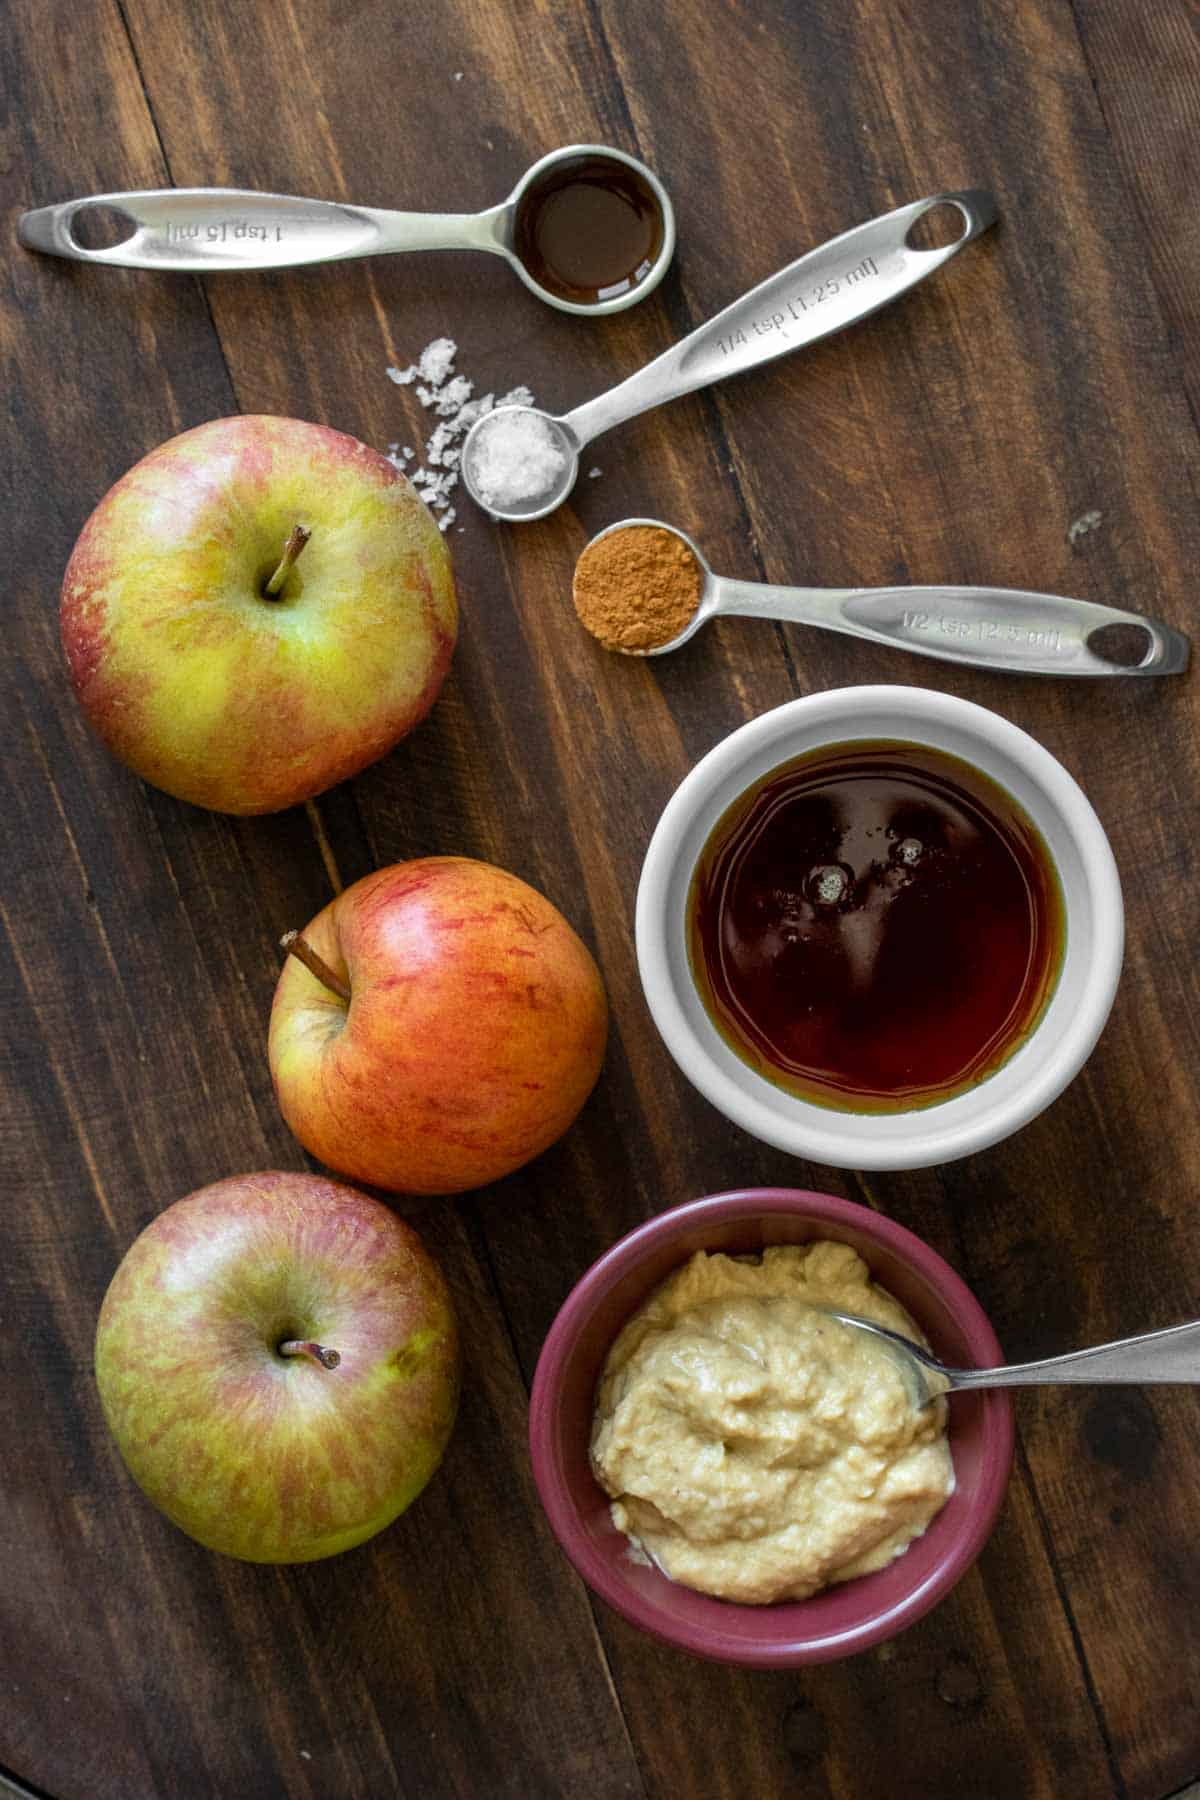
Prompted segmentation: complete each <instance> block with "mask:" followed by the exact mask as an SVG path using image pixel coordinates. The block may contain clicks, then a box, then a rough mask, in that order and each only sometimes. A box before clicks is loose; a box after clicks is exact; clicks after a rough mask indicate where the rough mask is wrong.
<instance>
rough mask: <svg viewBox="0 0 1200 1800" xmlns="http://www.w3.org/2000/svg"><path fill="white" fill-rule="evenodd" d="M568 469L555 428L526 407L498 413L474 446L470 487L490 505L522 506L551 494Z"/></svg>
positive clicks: (495, 413)
mask: <svg viewBox="0 0 1200 1800" xmlns="http://www.w3.org/2000/svg"><path fill="white" fill-rule="evenodd" d="M566 467H567V456H566V452H565V451H564V450H563V448H562V445H561V443H560V441H559V439H558V436H557V434H556V433H555V431H554V429H553V427H552V426H551V425H549V424H547V422H546V420H545V419H544V418H543V417H542V415H541V414H540V413H536V412H529V411H527V410H526V409H525V408H524V407H511V408H505V409H504V410H503V411H497V412H493V413H492V415H491V417H490V418H489V419H488V422H487V425H486V427H485V428H484V430H482V431H481V432H480V433H479V435H478V436H477V437H476V438H475V439H474V441H473V443H472V445H471V466H470V476H471V485H472V487H473V488H474V489H475V491H476V492H477V493H478V494H479V496H480V498H481V499H482V500H483V501H485V502H486V504H487V505H488V506H495V507H502V508H505V507H511V506H521V505H523V504H524V502H525V501H527V500H539V499H541V497H542V496H543V495H544V494H549V493H552V492H553V490H554V488H555V486H556V485H557V482H558V479H559V476H560V475H561V474H562V473H563V471H564V469H565V468H566Z"/></svg>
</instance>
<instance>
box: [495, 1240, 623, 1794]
mask: <svg viewBox="0 0 1200 1800" xmlns="http://www.w3.org/2000/svg"><path fill="white" fill-rule="evenodd" d="M462 1220H463V1224H464V1226H465V1228H466V1232H467V1237H468V1239H469V1240H470V1243H471V1248H472V1249H473V1250H474V1252H475V1255H476V1257H477V1258H478V1260H479V1261H480V1262H481V1264H482V1266H483V1270H484V1274H485V1275H486V1277H487V1283H488V1286H489V1287H490V1288H491V1290H492V1298H493V1299H494V1300H495V1302H496V1305H497V1307H498V1308H499V1312H500V1320H501V1323H502V1324H503V1326H504V1331H505V1335H506V1336H507V1338H508V1342H509V1348H510V1349H511V1351H512V1359H513V1363H514V1365H515V1367H516V1370H517V1373H518V1375H519V1376H520V1378H521V1383H522V1385H523V1386H524V1389H525V1392H526V1395H527V1396H528V1394H529V1391H530V1380H529V1377H528V1376H527V1375H526V1373H525V1367H524V1363H523V1361H522V1358H521V1350H520V1344H519V1341H518V1338H517V1334H516V1332H515V1330H514V1328H513V1322H512V1319H511V1318H510V1316H509V1310H508V1302H507V1300H506V1298H505V1294H504V1288H503V1285H502V1283H501V1281H500V1278H499V1274H498V1272H497V1270H496V1266H495V1263H494V1260H493V1257H492V1249H491V1245H490V1244H489V1243H488V1237H487V1231H486V1229H485V1227H484V1224H483V1221H482V1220H481V1219H480V1217H479V1212H478V1209H477V1208H476V1207H475V1206H469V1207H468V1206H467V1205H464V1206H463V1208H462ZM555 1548H556V1550H557V1546H556V1547H555ZM572 1578H573V1580H574V1581H575V1583H576V1584H577V1586H578V1587H579V1588H580V1590H581V1591H582V1594H583V1598H584V1600H585V1601H586V1602H587V1608H588V1614H589V1617H590V1619H591V1626H592V1637H593V1641H594V1644H595V1650H596V1656H597V1659H598V1661H599V1663H600V1668H601V1671H602V1673H603V1675H604V1679H605V1681H606V1682H607V1684H608V1690H609V1693H610V1695H611V1696H612V1702H613V1705H614V1707H615V1708H616V1713H617V1717H618V1718H619V1719H620V1721H621V1730H622V1733H623V1734H624V1737H625V1744H626V1748H627V1749H628V1751H629V1756H630V1760H631V1761H632V1763H633V1766H634V1767H635V1768H636V1770H637V1773H638V1781H639V1783H640V1784H641V1791H642V1800H650V1790H649V1788H648V1787H647V1785H646V1771H645V1768H644V1767H643V1764H642V1759H641V1757H640V1756H639V1754H638V1747H637V1741H636V1739H635V1737H634V1734H633V1732H632V1731H631V1730H630V1727H629V1720H628V1718H627V1717H626V1714H625V1705H624V1701H623V1699H622V1696H621V1691H620V1688H619V1687H618V1686H617V1682H616V1678H615V1676H614V1675H613V1671H612V1666H611V1664H610V1661H609V1655H608V1646H607V1645H606V1644H605V1642H604V1633H603V1631H602V1629H601V1619H600V1611H599V1608H600V1602H599V1601H598V1600H597V1598H596V1596H595V1595H594V1594H593V1593H592V1590H591V1588H589V1587H588V1586H587V1584H586V1583H585V1582H584V1581H583V1580H582V1579H581V1578H580V1577H579V1576H578V1575H575V1573H574V1571H573V1570H572Z"/></svg>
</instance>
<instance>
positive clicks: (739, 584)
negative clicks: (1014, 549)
mask: <svg viewBox="0 0 1200 1800" xmlns="http://www.w3.org/2000/svg"><path fill="white" fill-rule="evenodd" d="M715 589H716V591H715V593H714V596H713V599H714V605H715V609H716V611H718V612H723V613H741V614H744V615H749V616H752V617H756V618H769V619H786V620H789V621H791V622H793V623H795V624H800V625H819V626H822V627H824V629H825V630H827V631H840V632H844V633H845V634H846V635H847V636H849V637H860V638H866V639H867V640H868V641H869V642H871V643H875V644H888V645H892V646H895V647H898V648H900V649H903V650H914V651H916V652H917V654H918V655H920V656H934V657H938V658H939V659H940V660H941V661H943V662H955V663H969V664H971V665H972V666H973V667H975V668H981V669H1008V670H1011V671H1012V672H1013V673H1014V674H1023V675H1178V674H1180V673H1181V672H1182V671H1183V670H1184V669H1186V668H1187V665H1188V656H1189V654H1190V649H1191V646H1190V643H1189V640H1188V639H1187V638H1186V637H1185V636H1184V635H1183V633H1182V632H1181V631H1175V630H1173V628H1172V627H1171V626H1170V625H1165V624H1164V623H1163V621H1162V620H1161V619H1153V618H1149V617H1146V616H1144V615H1142V614H1140V613H1132V612H1120V611H1118V609H1117V608H1116V607H1113V606H1101V605H1099V604H1098V603H1097V602H1096V601H1094V600H1069V599H1066V598H1064V597H1063V596H1061V595H1058V594H1033V593H1025V592H1023V591H1022V590H1020V589H1017V588H988V587H895V588H796V587H772V586H769V585H768V584H766V583H765V582H757V581H730V580H727V579H718V580H717V581H716V583H715ZM1112 625H1123V626H1135V627H1137V629H1138V630H1139V631H1140V632H1141V633H1142V635H1143V637H1144V639H1145V649H1144V651H1143V653H1142V656H1141V658H1140V660H1138V661H1136V662H1133V663H1129V662H1114V661H1112V660H1111V659H1107V658H1105V657H1103V656H1100V655H1098V654H1097V653H1096V651H1095V650H1093V649H1092V647H1091V644H1090V642H1089V640H1090V638H1091V637H1092V635H1093V634H1094V633H1095V632H1097V631H1099V630H1100V629H1102V628H1103V627H1104V626H1112Z"/></svg>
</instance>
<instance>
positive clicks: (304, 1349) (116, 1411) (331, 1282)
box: [96, 1173, 458, 1563]
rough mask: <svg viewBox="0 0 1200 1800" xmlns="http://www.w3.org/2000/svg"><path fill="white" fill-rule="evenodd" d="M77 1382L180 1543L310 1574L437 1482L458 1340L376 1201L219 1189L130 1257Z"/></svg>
mask: <svg viewBox="0 0 1200 1800" xmlns="http://www.w3.org/2000/svg"><path fill="white" fill-rule="evenodd" d="M96 1379H97V1382H98V1384H99V1388H100V1399H101V1403H102V1405H103V1408H104V1414H105V1417H106V1419H107V1421H108V1424H109V1427H110V1428H111V1430H112V1433H113V1436H114V1437H115V1439H116V1442H117V1446H118V1448H119V1450H120V1452H121V1455H122V1456H123V1458H124V1459H125V1462H126V1464H127V1465H128V1467H129V1470H130V1473H131V1474H132V1475H133V1477H134V1480H135V1481H136V1482H137V1483H138V1485H139V1486H140V1487H141V1488H142V1490H143V1491H144V1492H145V1494H146V1495H147V1496H148V1497H149V1499H151V1500H152V1501H153V1502H154V1504H155V1505H156V1506H158V1507H161V1509H162V1511H163V1512H165V1513H166V1515H167V1517H168V1518H169V1519H172V1520H173V1521H174V1523H175V1524H176V1525H178V1526H179V1527H180V1528H181V1529H182V1530H183V1531H186V1532H187V1533H188V1534H189V1535H190V1536H191V1537H193V1538H195V1539H196V1540H197V1541H198V1542H199V1543H201V1544H204V1545H206V1546H207V1547H208V1548H209V1549H210V1550H219V1551H222V1552H223V1553H224V1554H225V1555H227V1556H236V1557H241V1558H243V1559H245V1560H246V1561H249V1562H265V1563H291V1562H312V1561H314V1560H315V1559H316V1558H318V1557H323V1556H333V1555H335V1554H336V1553H337V1552H338V1551H341V1550H349V1549H351V1548H352V1547H353V1546H354V1545H355V1544H361V1543H363V1542H364V1541H365V1540H366V1539H367V1538H370V1537H373V1536H374V1535H375V1533H376V1532H377V1531H382V1530H383V1527H384V1526H385V1525H388V1524H390V1523H391V1521H392V1520H393V1519H394V1518H396V1517H397V1515H398V1514H400V1513H402V1512H403V1511H404V1509H405V1507H406V1506H408V1505H409V1503H410V1502H411V1501H412V1500H414V1499H415V1498H416V1496H417V1495H418V1494H419V1493H420V1491H421V1489H422V1488H423V1487H424V1486H425V1484H426V1482H427V1481H428V1480H429V1478H430V1476H431V1475H432V1474H433V1472H434V1470H435V1469H436V1468H437V1466H438V1463H439V1462H440V1460H441V1456H442V1452H443V1450H444V1449H445V1446H446V1442H447V1439H448V1438H449V1436H450V1430H451V1427H452V1425H453V1423H454V1413H455V1406H456V1403H457V1397H458V1339H457V1332H456V1327H455V1321H454V1314H453V1311H452V1310H451V1305H450V1299H449V1295H448V1293H447V1290H446V1284H445V1282H444V1281H443V1279H442V1276H441V1274H440V1272H439V1270H438V1268H437V1265H436V1264H435V1263H434V1261H433V1259H432V1258H431V1257H430V1256H429V1254H428V1252H427V1251H426V1250H425V1248H424V1246H423V1245H422V1243H421V1241H420V1239H419V1238H418V1236H417V1235H416V1233H415V1232H414V1231H412V1230H411V1229H410V1228H409V1227H408V1226H407V1225H405V1224H404V1223H403V1222H402V1221H401V1220H400V1219H398V1218H396V1216H395V1215H394V1214H393V1213H392V1212H390V1211H389V1209H388V1208H387V1207H386V1206H384V1205H382V1204H381V1203H380V1202H379V1201H378V1200H372V1199H369V1198H368V1196H367V1195H366V1194H360V1193H358V1192H356V1191H355V1190H354V1189H353V1188H349V1187H344V1186H342V1185H341V1184H340V1183H336V1182H332V1181H325V1180H320V1179H318V1178H317V1177H315V1176H311V1175H291V1174H280V1173H266V1174H257V1175H238V1176H234V1177H233V1178H231V1179H230V1180H227V1181H218V1182H214V1183H213V1184H212V1186H211V1187H205V1188H201V1189H200V1190H199V1191H198V1192H197V1193H194V1194H191V1195H189V1196H188V1197H187V1199H185V1200H178V1201H176V1203H175V1204H174V1205H173V1206H169V1207H168V1208H167V1210H166V1211H165V1212H163V1213H160V1214H159V1216H158V1217H157V1218H156V1219H154V1220H153V1221H152V1223H151V1224H150V1225H148V1226H147V1227H146V1229H145V1231H143V1232H142V1234H141V1236H140V1237H139V1238H138V1239H137V1240H136V1241H135V1243H134V1244H132V1245H131V1247H130V1249H129V1250H128V1252H127V1253H126V1255H125V1258H124V1260H123V1262H122V1263H121V1265H120V1267H119V1268H118V1270H117V1272H116V1274H115V1275H114V1277H113V1280H112V1283H111V1285H110V1287H109V1289H108V1292H107V1294H106V1295H105V1298H104V1304H103V1306H102V1308H101V1311H100V1320H99V1325H98V1328H97V1332H96Z"/></svg>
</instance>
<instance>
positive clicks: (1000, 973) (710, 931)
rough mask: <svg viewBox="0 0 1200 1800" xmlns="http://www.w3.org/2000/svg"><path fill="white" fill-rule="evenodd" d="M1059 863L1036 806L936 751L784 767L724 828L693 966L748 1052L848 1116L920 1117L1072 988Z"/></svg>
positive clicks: (913, 747)
mask: <svg viewBox="0 0 1200 1800" xmlns="http://www.w3.org/2000/svg"><path fill="white" fill-rule="evenodd" d="M1064 942H1065V920H1064V911H1063V900H1062V892H1061V888H1060V886H1059V880H1058V874H1057V871H1056V870H1055V868H1054V864H1053V862H1052V861H1051V858H1050V852H1049V851H1048V849H1047V848H1046V845H1045V843H1044V842H1043V840H1042V838H1041V835H1040V833H1039V832H1038V830H1037V828H1036V827H1035V826H1034V824H1033V822H1032V821H1031V820H1030V819H1029V818H1028V816H1027V815H1026V814H1025V812H1024V810H1023V809H1022V808H1021V807H1020V806H1019V805H1018V804H1017V802H1016V801H1015V800H1014V799H1013V798H1012V797H1011V795H1009V794H1007V793H1006V792H1005V791H1004V790H1003V789H1002V788H1001V787H999V786H998V785H997V784H996V783H995V782H993V781H991V780H990V779H989V778H988V777H987V776H985V775H983V774H981V773H980V772H979V771H978V770H977V769H974V768H972V767H971V765H970V764H968V763H965V762H962V761H961V760H960V759H959V758H958V757H955V756H950V755H948V754H946V753H945V752H943V751H939V750H932V749H929V748H926V747H925V746H923V745H919V744H907V743H893V742H861V743H851V744H839V745H833V746H831V747H829V748H827V749H822V750H819V751H814V752H813V753H811V754H810V755H808V756H803V757H800V758H798V759H797V760H796V761H794V762H791V763H787V764H784V765H783V766H782V767H781V768H778V769H775V770H773V771H772V772H771V773H770V774H769V775H767V776H766V777H765V778H764V779H763V780H761V781H759V782H758V783H756V785H755V786H754V787H753V788H751V789H750V790H749V791H748V792H747V793H745V794H743V795H742V797H741V798H740V799H739V800H738V801H736V802H735V803H734V805H733V806H731V807H730V808H729V810H728V811H727V812H726V813H725V814H724V816H723V817H722V818H721V819H720V821H719V822H718V824H717V826H716V827H715V829H714V830H713V832H712V834H711V835H710V837H709V839H708V842H707V843H706V845H705V847H704V849H703V851H702V852H701V855H700V859H699V861H698V863H697V866H696V870H695V873H694V874H693V877H692V884H691V892H690V895H689V953H690V957H691V963H692V972H693V975H694V977H695V980H696V983H697V986H698V988H699V991H700V995H701V998H702V999H703V1001H704V1004H705V1007H706V1008H707V1010H708V1013H709V1015H710V1017H711V1018H712V1020H713V1022H714V1024H715V1025H716V1026H717V1028H718V1030H719V1031H720V1032H721V1034H722V1036H723V1037H724V1038H725V1039H726V1041H727V1042H728V1043H729V1045H730V1047H731V1048H732V1049H733V1050H735V1051H736V1052H737V1054H738V1055H739V1056H741V1057H742V1058H743V1060H744V1061H746V1062H748V1063H750V1064H751V1066H752V1067H754V1068H756V1069H757V1070H758V1071H759V1073H760V1074H762V1075H764V1076H765V1077H766V1078H767V1079H768V1080H769V1081H772V1082H774V1083H775V1084H776V1085H777V1086H779V1087H782V1088H785V1089H787V1090H788V1091H789V1092H790V1093H793V1094H796V1095H799V1096H800V1097H801V1098H802V1099H805V1100H809V1101H812V1102H814V1103H815V1104H817V1105H820V1106H828V1107H833V1108H835V1109H837V1110H840V1111H844V1112H900V1111H906V1110H908V1109H909V1108H912V1107H921V1106H930V1105H933V1104H934V1103H935V1102H937V1101H941V1100H947V1099H950V1098H951V1097H952V1096H953V1095H955V1094H957V1093H960V1092H962V1091H963V1090H964V1089H966V1088H968V1087H970V1086H971V1085H972V1084H974V1083H975V1082H978V1081H981V1080H983V1079H984V1078H985V1077H986V1076H988V1075H991V1074H993V1073H994V1072H995V1071H996V1070H997V1069H998V1068H999V1067H1000V1065H1001V1064H1002V1063H1004V1062H1005V1061H1007V1059H1008V1058H1009V1057H1010V1056H1011V1055H1012V1053H1013V1052H1014V1051H1015V1050H1016V1049H1017V1048H1018V1047H1019V1046H1020V1044H1021V1043H1022V1042H1023V1041H1024V1040H1025V1038H1026V1037H1028V1035H1029V1033H1030V1032H1031V1031H1032V1030H1033V1028H1034V1026H1035V1025H1036V1024H1037V1022H1038V1020H1039V1019H1040V1018H1041V1016H1042V1013H1043V1012H1044V1010H1045V1007H1046V1004H1047V1002H1048V1001H1049V999H1050V996H1051V994H1052V993H1053V991H1054V986H1055V983H1056V981H1057V979H1058V972H1059V968H1060V965H1061V962H1062V952H1063V946H1064Z"/></svg>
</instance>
